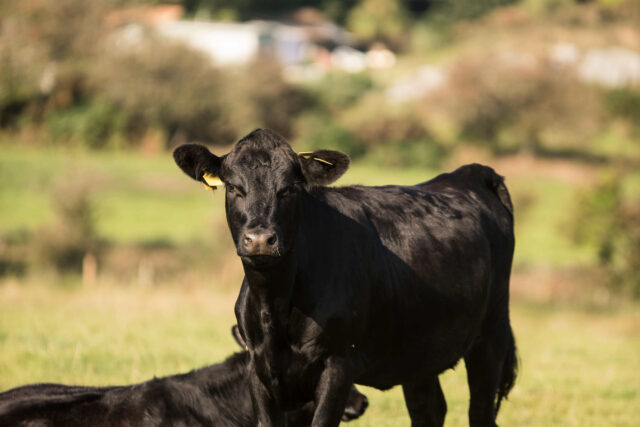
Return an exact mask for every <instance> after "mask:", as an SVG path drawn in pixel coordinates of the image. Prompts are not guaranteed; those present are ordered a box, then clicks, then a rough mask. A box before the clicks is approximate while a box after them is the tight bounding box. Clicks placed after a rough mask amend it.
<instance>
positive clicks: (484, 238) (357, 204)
mask: <svg viewBox="0 0 640 427" xmlns="http://www.w3.org/2000/svg"><path fill="white" fill-rule="evenodd" d="M174 158H175V160H176V163H177V164H178V165H179V166H180V168H182V170H183V171H184V172H186V173H187V174H188V175H189V176H190V177H191V178H193V179H195V180H199V181H202V182H203V183H205V184H207V183H208V185H215V183H213V180H214V177H219V179H220V180H222V182H224V184H225V188H226V199H225V200H226V201H225V206H226V214H227V222H228V224H229V228H230V231H231V235H232V238H233V240H234V242H235V245H236V249H237V252H238V255H239V256H240V258H241V260H242V264H243V266H244V271H245V278H244V280H243V283H242V287H241V289H240V294H239V296H238V300H237V303H236V307H235V312H236V317H237V320H238V325H239V327H240V331H241V333H242V336H243V338H244V340H245V342H246V343H247V345H248V348H249V353H250V356H251V360H250V363H249V371H250V375H249V377H250V383H251V387H252V397H253V404H254V407H255V410H256V412H257V413H258V417H259V420H260V423H261V425H263V426H282V425H285V422H286V421H285V420H286V417H287V416H286V411H288V410H292V409H295V408H299V407H300V406H301V405H303V404H304V402H307V401H309V400H313V401H314V402H315V404H316V408H315V413H314V416H313V423H312V425H313V426H335V425H337V424H338V423H339V421H340V417H341V415H342V413H343V410H344V407H345V403H346V401H347V396H348V393H349V390H350V387H351V384H352V383H353V382H355V383H358V384H364V385H368V386H373V387H376V388H379V389H387V388H390V387H392V386H394V385H398V384H401V385H402V387H403V391H404V396H405V401H406V404H407V408H408V410H409V415H410V417H411V420H412V424H413V425H414V426H427V425H442V424H443V422H444V417H445V413H446V402H445V399H444V395H443V393H442V390H441V388H440V383H439V381H438V374H440V373H441V372H443V371H444V370H446V369H448V368H452V367H453V366H455V365H456V363H457V362H458V360H459V359H460V358H464V361H465V364H466V366H467V371H468V382H469V388H470V394H471V399H470V406H469V420H470V423H471V424H472V425H474V426H475V425H478V426H480V425H483V426H494V425H495V418H496V415H497V412H498V409H499V407H500V402H501V400H502V399H503V398H504V397H506V396H507V394H508V393H509V391H510V389H511V388H512V386H513V383H514V380H515V375H516V351H515V342H514V338H513V334H512V331H511V326H510V321H509V276H510V270H511V261H512V257H513V249H514V236H513V208H512V205H511V201H510V197H509V193H508V191H507V188H506V187H505V185H504V183H503V179H502V177H500V176H499V175H497V174H496V173H495V172H494V171H493V170H492V169H491V168H489V167H486V166H481V165H478V164H472V165H467V166H463V167H461V168H459V169H457V170H456V171H454V172H452V173H447V174H442V175H439V176H438V177H436V178H434V179H432V180H431V181H427V182H425V183H421V184H416V185H413V186H394V185H390V186H382V187H365V186H347V187H338V188H329V187H326V185H328V184H330V183H331V182H333V181H335V180H336V179H337V178H338V177H340V176H341V175H342V174H343V173H344V172H345V171H346V169H347V168H348V165H349V158H348V156H346V155H345V154H343V153H340V152H336V151H328V150H321V151H316V152H314V153H304V154H303V155H296V154H295V153H294V152H293V150H292V149H291V147H290V146H289V144H288V143H287V142H286V141H285V140H284V139H283V138H282V137H280V136H278V135H277V134H276V133H274V132H272V131H270V130H266V129H258V130H255V131H253V132H252V133H250V134H249V135H247V136H245V137H244V138H242V139H241V140H240V141H238V142H237V143H236V144H235V146H234V147H233V149H232V150H231V152H230V153H228V154H226V155H224V156H221V157H218V156H215V155H213V154H211V153H210V152H209V151H208V150H207V149H206V148H205V147H203V146H199V145H193V144H189V145H184V146H181V147H179V148H177V149H176V150H175V152H174Z"/></svg>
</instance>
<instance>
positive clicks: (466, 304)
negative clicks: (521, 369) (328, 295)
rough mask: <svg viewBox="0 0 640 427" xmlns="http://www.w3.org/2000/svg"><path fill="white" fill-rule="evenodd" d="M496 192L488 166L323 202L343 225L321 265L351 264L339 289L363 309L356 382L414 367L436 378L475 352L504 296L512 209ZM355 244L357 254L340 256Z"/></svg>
mask: <svg viewBox="0 0 640 427" xmlns="http://www.w3.org/2000/svg"><path fill="white" fill-rule="evenodd" d="M500 186H502V187H503V186H504V184H502V179H501V177H499V176H498V175H497V174H495V172H493V170H492V169H490V168H488V167H484V166H481V165H468V166H464V167H462V168H460V169H458V170H457V171H455V172H452V173H449V174H443V175H440V176H438V177H436V178H435V179H433V180H431V181H428V182H425V183H422V184H418V185H415V186H384V187H360V186H352V187H343V188H336V189H329V190H327V193H325V194H324V195H323V198H324V200H325V201H326V202H327V203H328V204H329V205H331V206H333V207H334V208H335V209H337V210H338V211H339V212H340V213H341V214H342V215H343V216H344V217H345V218H346V219H344V220H343V224H342V225H341V231H340V233H336V235H335V236H332V239H333V240H334V243H335V246H336V251H335V253H337V254H338V255H334V258H333V259H331V258H329V259H327V260H326V262H325V263H323V264H330V265H337V264H338V263H340V264H345V265H348V267H349V271H348V273H347V274H348V280H345V281H344V282H345V283H339V284H338V285H337V286H342V287H347V289H351V290H353V289H357V292H353V293H352V294H351V295H348V296H347V297H346V298H345V301H347V304H348V305H349V306H351V307H353V306H354V305H356V306H357V308H355V310H354V311H356V312H357V315H356V316H355V318H354V319H353V323H355V324H356V326H354V327H352V329H353V331H354V332H353V333H354V334H355V335H356V336H354V337H353V340H354V341H355V342H354V344H353V345H354V346H355V347H357V348H358V349H359V351H358V352H356V355H355V356H354V364H355V365H356V366H357V367H358V368H359V369H360V370H361V375H359V378H358V380H359V382H361V383H363V384H367V385H373V386H376V387H379V388H385V387H389V386H392V385H395V384H398V382H399V379H400V381H402V378H403V377H404V376H411V375H415V374H416V372H415V368H416V366H424V367H425V369H432V370H433V371H434V372H433V373H438V372H441V371H442V370H444V369H446V368H447V367H450V366H452V365H453V364H455V362H456V361H457V360H458V359H459V358H460V357H461V356H462V354H463V353H464V352H465V351H466V349H467V348H468V347H469V346H470V345H471V343H472V341H473V339H474V338H475V336H476V334H477V331H478V329H479V327H480V325H481V323H482V320H483V316H484V315H485V313H486V312H487V310H488V309H489V306H490V300H491V299H498V298H496V295H498V294H499V293H502V292H504V291H506V290H504V289H492V286H504V285H494V284H496V283H497V281H496V278H497V277H504V276H505V275H506V277H507V278H508V275H509V269H510V265H511V257H512V253H513V225H512V208H511V204H510V201H508V193H507V192H506V188H504V194H503V195H502V197H501V196H500V191H501V187H500ZM504 195H506V198H505V197H504ZM505 200H506V201H508V203H507V202H505ZM352 241H357V242H358V247H352V251H340V250H339V249H338V247H339V246H341V247H345V246H346V247H349V245H350V242H352ZM354 251H355V252H357V256H353V252H354ZM324 271H325V273H324V274H325V276H324V277H326V269H325V270H324ZM359 279H360V280H359ZM334 281H338V282H339V281H340V279H339V278H336V277H334ZM503 282H504V281H503ZM503 282H501V283H503ZM316 286H320V284H317V285H316ZM323 286H325V287H326V284H325V285H323ZM336 294H337V292H336ZM343 294H344V292H343ZM354 300H355V301H357V302H356V303H354V302H353V301H354ZM342 303H344V302H342ZM340 304H341V303H338V305H340ZM371 337H376V338H375V339H372V338H371ZM425 358H427V359H428V360H426V361H425Z"/></svg>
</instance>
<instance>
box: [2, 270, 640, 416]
mask: <svg viewBox="0 0 640 427" xmlns="http://www.w3.org/2000/svg"><path fill="white" fill-rule="evenodd" d="M234 297H235V295H234V294H233V293H231V292H228V291H224V292H220V291H217V290H216V284H215V283H212V284H211V286H210V287H197V288H186V289H181V288H177V287H161V288H155V289H150V288H147V289H141V288H134V287H122V286H104V287H99V288H94V289H86V288H80V287H73V286H72V287H67V288H60V287H58V288H56V287H51V286H44V287H43V286H39V285H32V284H24V283H16V282H5V283H3V284H2V285H0V389H2V390H4V389H7V388H9V387H13V386H16V385H19V384H23V383H28V382H37V381H56V382H65V383H75V384H95V385H99V384H122V383H131V382H135V381H142V380H145V379H149V378H151V377H153V376H154V375H155V376H161V375H168V374H172V373H177V372H183V371H188V370H190V369H192V368H195V367H199V366H203V365H206V364H209V363H212V362H215V361H221V360H223V358H224V357H226V356H227V355H229V354H231V353H232V352H234V351H237V350H238V348H237V346H236V344H235V343H234V342H233V341H232V339H231V335H230V332H229V329H230V327H231V325H232V324H233V323H234V317H233V312H232V306H233V300H234ZM512 318H513V319H512V322H513V328H514V331H515V334H516V338H517V340H518V346H519V352H520V361H521V370H520V376H519V379H518V382H517V385H516V387H515V388H514V390H513V392H512V394H511V397H510V399H509V401H508V402H506V403H504V405H503V408H502V410H501V414H500V417H499V421H500V423H501V424H502V425H505V426H521V425H530V426H635V425H640V412H639V411H638V408H640V370H639V369H638V367H639V366H640V310H638V307H637V306H628V307H626V308H624V309H619V310H615V311H613V310H612V311H606V312H602V311H601V312H593V311H584V310H581V309H576V308H567V307H565V308H559V307H556V308H553V307H550V306H539V305H534V304H530V303H529V304H528V303H525V302H515V303H514V304H513V308H512ZM442 384H443V389H444V391H445V394H446V396H447V401H448V406H449V412H448V416H447V423H446V425H448V426H463V425H466V410H467V399H468V392H467V387H466V381H465V372H464V364H462V363H461V364H459V365H458V367H457V368H456V369H455V371H448V372H447V373H445V374H443V375H442ZM362 391H363V392H364V393H366V394H367V395H368V397H369V398H370V403H371V405H370V408H369V410H368V412H367V414H366V415H365V416H364V418H363V419H362V420H360V421H358V422H355V423H353V424H354V425H358V426H406V425H409V421H408V416H407V413H406V409H405V408H404V402H403V400H402V392H401V390H400V388H398V387H396V388H394V389H393V390H391V391H388V392H384V393H383V392H379V391H376V390H372V389H368V388H366V387H363V388H362Z"/></svg>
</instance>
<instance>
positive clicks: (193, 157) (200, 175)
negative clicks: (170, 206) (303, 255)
mask: <svg viewBox="0 0 640 427" xmlns="http://www.w3.org/2000/svg"><path fill="white" fill-rule="evenodd" d="M173 157H174V159H175V161H176V163H177V164H178V166H180V168H181V169H182V170H183V171H184V172H185V173H186V174H187V175H189V176H190V177H191V178H193V179H195V180H198V181H201V182H203V183H204V184H206V185H211V183H212V179H214V177H218V178H219V179H220V180H221V181H222V182H223V183H224V186H225V192H226V213H227V222H228V224H229V229H230V230H231V235H232V237H233V240H234V243H235V245H236V249H237V252H238V255H239V256H240V257H242V259H243V261H244V262H245V263H247V264H249V265H252V266H256V267H260V266H270V265H274V264H276V263H278V261H279V259H280V257H281V256H282V255H284V254H286V253H287V252H288V251H289V250H291V248H292V246H293V244H294V241H295V236H296V232H297V229H298V221H299V214H300V200H301V197H302V195H303V193H304V192H306V191H308V190H309V189H310V188H311V187H314V186H322V185H328V184H330V183H332V182H334V181H335V180H336V179H338V178H339V177H340V176H341V175H342V174H343V173H344V172H345V171H346V170H347V168H348V167H349V157H348V156H347V155H346V154H344V153H341V152H339V151H331V150H320V151H316V152H313V153H304V155H297V154H296V153H295V152H294V151H293V150H292V149H291V146H290V145H289V144H288V143H287V141H285V139H284V138H282V137H281V136H279V135H278V134H276V133H275V132H273V131H271V130H268V129H257V130H255V131H253V132H251V133H250V134H249V135H247V136H245V137H244V138H242V139H241V140H240V141H238V142H237V143H236V144H235V146H234V147H233V149H232V150H231V152H229V153H228V154H226V155H224V156H221V157H218V156H216V155H214V154H212V153H211V152H210V151H209V150H208V149H207V148H205V147H204V146H202V145H195V144H187V145H183V146H181V147H178V148H177V149H176V150H175V151H174V152H173Z"/></svg>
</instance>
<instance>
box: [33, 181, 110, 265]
mask: <svg viewBox="0 0 640 427" xmlns="http://www.w3.org/2000/svg"><path fill="white" fill-rule="evenodd" d="M92 181H94V178H93V177H92V176H91V175H89V174H88V173H83V174H71V175H69V176H67V177H66V178H65V179H63V180H61V181H60V182H58V183H57V184H56V185H55V188H54V190H53V192H52V204H53V211H54V215H55V220H54V223H53V224H52V225H49V226H46V227H44V228H42V229H41V230H40V231H39V232H38V233H37V234H36V235H35V236H34V240H33V244H34V246H35V247H34V253H35V256H36V261H37V262H38V263H39V264H44V265H48V266H51V267H54V268H55V269H56V270H58V271H60V272H67V271H73V272H79V271H80V270H81V268H82V259H83V258H84V256H85V254H87V253H88V252H95V251H97V250H98V249H99V241H98V237H97V233H96V229H95V208H94V205H93V202H92V200H91V195H90V183H91V182H92Z"/></svg>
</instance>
